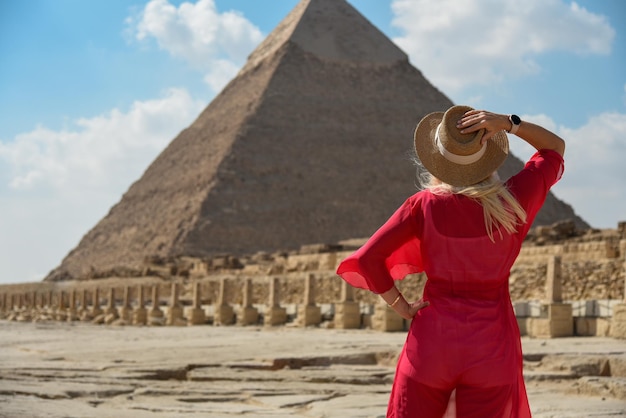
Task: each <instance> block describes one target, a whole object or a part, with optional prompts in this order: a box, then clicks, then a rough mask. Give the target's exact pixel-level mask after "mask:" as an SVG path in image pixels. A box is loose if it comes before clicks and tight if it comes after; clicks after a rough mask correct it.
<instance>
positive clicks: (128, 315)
mask: <svg viewBox="0 0 626 418" xmlns="http://www.w3.org/2000/svg"><path fill="white" fill-rule="evenodd" d="M132 312H133V308H131V306H130V286H124V299H123V301H122V306H121V307H120V309H119V315H120V318H121V319H122V320H123V321H124V322H126V323H129V324H130V323H132V322H133V314H132Z"/></svg>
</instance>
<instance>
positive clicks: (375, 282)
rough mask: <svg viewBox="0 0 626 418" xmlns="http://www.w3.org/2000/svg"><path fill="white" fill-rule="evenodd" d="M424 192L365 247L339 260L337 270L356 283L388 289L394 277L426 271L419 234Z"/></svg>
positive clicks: (376, 233)
mask: <svg viewBox="0 0 626 418" xmlns="http://www.w3.org/2000/svg"><path fill="white" fill-rule="evenodd" d="M420 193H421V192H420ZM420 193H417V194H416V195H414V196H412V197H411V198H409V199H407V200H406V201H405V202H404V204H402V206H400V208H398V210H397V211H396V212H395V213H394V214H393V215H392V216H391V217H390V218H389V219H388V220H387V222H385V223H384V224H383V225H382V226H381V227H380V228H379V229H378V230H377V231H376V232H375V233H374V234H373V235H372V236H371V237H370V239H369V240H368V241H367V242H366V243H365V244H364V245H363V246H362V247H361V248H359V249H358V250H357V251H355V252H354V253H353V254H352V255H350V256H349V257H347V258H346V259H345V260H343V261H342V262H341V263H340V264H339V267H338V269H337V274H338V275H339V276H341V278H342V279H344V280H345V281H346V282H348V283H349V284H350V285H352V286H354V287H358V288H361V289H367V290H371V291H372V292H374V293H384V292H386V291H387V290H389V289H391V287H392V286H393V282H394V280H401V279H404V277H406V276H407V275H408V274H412V273H419V272H421V271H423V263H422V255H421V248H420V240H419V238H418V237H419V235H420V234H419V232H420V231H421V222H422V215H421V210H420V207H419V206H420V199H419V195H420Z"/></svg>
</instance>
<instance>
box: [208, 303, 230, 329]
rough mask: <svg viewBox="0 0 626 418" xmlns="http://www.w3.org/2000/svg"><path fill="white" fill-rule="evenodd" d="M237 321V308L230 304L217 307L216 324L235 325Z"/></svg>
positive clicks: (214, 317) (214, 322) (214, 318)
mask: <svg viewBox="0 0 626 418" xmlns="http://www.w3.org/2000/svg"><path fill="white" fill-rule="evenodd" d="M234 323H235V310H234V309H233V307H232V306H230V305H221V306H217V307H215V313H214V316H213V324H214V325H233V324H234Z"/></svg>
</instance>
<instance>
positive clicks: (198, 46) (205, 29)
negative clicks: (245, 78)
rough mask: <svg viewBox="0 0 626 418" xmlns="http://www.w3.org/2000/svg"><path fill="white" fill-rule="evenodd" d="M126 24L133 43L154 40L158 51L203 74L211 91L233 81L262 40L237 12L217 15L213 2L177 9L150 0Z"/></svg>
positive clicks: (159, 0) (163, 1)
mask: <svg viewBox="0 0 626 418" xmlns="http://www.w3.org/2000/svg"><path fill="white" fill-rule="evenodd" d="M128 24H129V26H130V29H131V31H133V32H134V33H135V37H136V39H138V40H140V41H145V40H148V39H150V38H154V39H155V40H156V42H157V44H158V45H159V47H160V48H161V49H163V50H165V51H167V52H168V53H170V54H171V55H172V56H174V57H178V58H181V59H183V60H184V61H186V62H187V63H188V64H189V65H191V66H192V67H193V68H196V69H198V70H200V71H203V72H205V73H206V76H205V81H206V82H207V84H208V85H209V86H210V87H211V88H212V89H213V90H214V91H218V90H219V89H221V88H222V87H223V86H224V85H225V84H226V83H227V82H228V81H229V80H230V79H231V78H233V76H234V75H235V74H236V73H237V70H238V69H239V68H241V66H242V65H243V64H244V63H245V61H246V58H247V56H248V54H249V53H250V52H251V51H252V50H253V49H254V47H256V45H258V44H259V42H261V40H262V39H263V34H262V33H261V31H260V30H259V29H258V28H257V27H256V26H255V25H254V24H252V23H251V22H250V21H248V20H247V19H246V18H245V17H244V16H242V15H241V14H240V13H239V12H236V11H227V12H224V13H219V12H218V11H217V9H216V7H215V2H214V1H213V0H199V1H197V2H196V3H188V2H184V3H182V4H181V5H180V6H179V7H178V8H177V7H175V6H174V5H172V4H170V3H169V1H168V0H151V1H150V2H149V3H148V4H147V5H146V6H145V8H144V9H143V11H142V12H141V14H140V16H139V17H138V18H137V19H129V20H128Z"/></svg>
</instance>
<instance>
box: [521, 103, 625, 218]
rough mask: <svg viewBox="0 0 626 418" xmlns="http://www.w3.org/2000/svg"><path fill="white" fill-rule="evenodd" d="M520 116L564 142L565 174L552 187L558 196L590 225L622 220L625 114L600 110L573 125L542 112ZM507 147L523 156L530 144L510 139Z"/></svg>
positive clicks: (623, 207) (526, 154) (623, 204)
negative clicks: (570, 126)
mask: <svg viewBox="0 0 626 418" xmlns="http://www.w3.org/2000/svg"><path fill="white" fill-rule="evenodd" d="M523 119H524V120H528V121H532V122H535V123H537V124H539V125H541V126H544V127H545V128H547V129H549V130H552V131H553V132H556V133H557V134H558V135H560V136H561V137H562V138H563V139H564V140H565V142H566V149H565V174H564V176H563V179H562V180H561V181H560V182H559V183H557V185H556V186H555V188H554V192H555V194H556V195H557V196H558V197H559V198H560V199H562V200H564V201H565V202H567V203H569V204H570V205H572V207H573V208H574V209H575V210H576V212H577V214H578V215H580V216H581V217H582V218H583V219H584V220H586V221H587V222H589V223H590V224H591V226H592V227H596V228H613V229H614V228H616V227H617V225H616V224H615V220H617V221H626V188H624V186H623V179H624V172H625V170H624V161H623V156H624V155H626V114H624V113H617V112H607V113H602V114H600V115H597V116H594V117H592V118H591V119H589V120H588V121H587V123H586V124H585V125H584V126H582V127H580V128H576V129H571V128H567V127H562V126H556V124H555V123H554V121H552V120H551V119H550V118H549V117H547V116H545V115H524V116H523ZM511 151H512V152H513V154H515V155H516V156H518V157H520V158H522V159H524V158H527V157H528V156H530V154H531V152H532V148H530V146H528V145H527V144H525V143H523V141H522V140H516V139H512V140H511Z"/></svg>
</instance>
